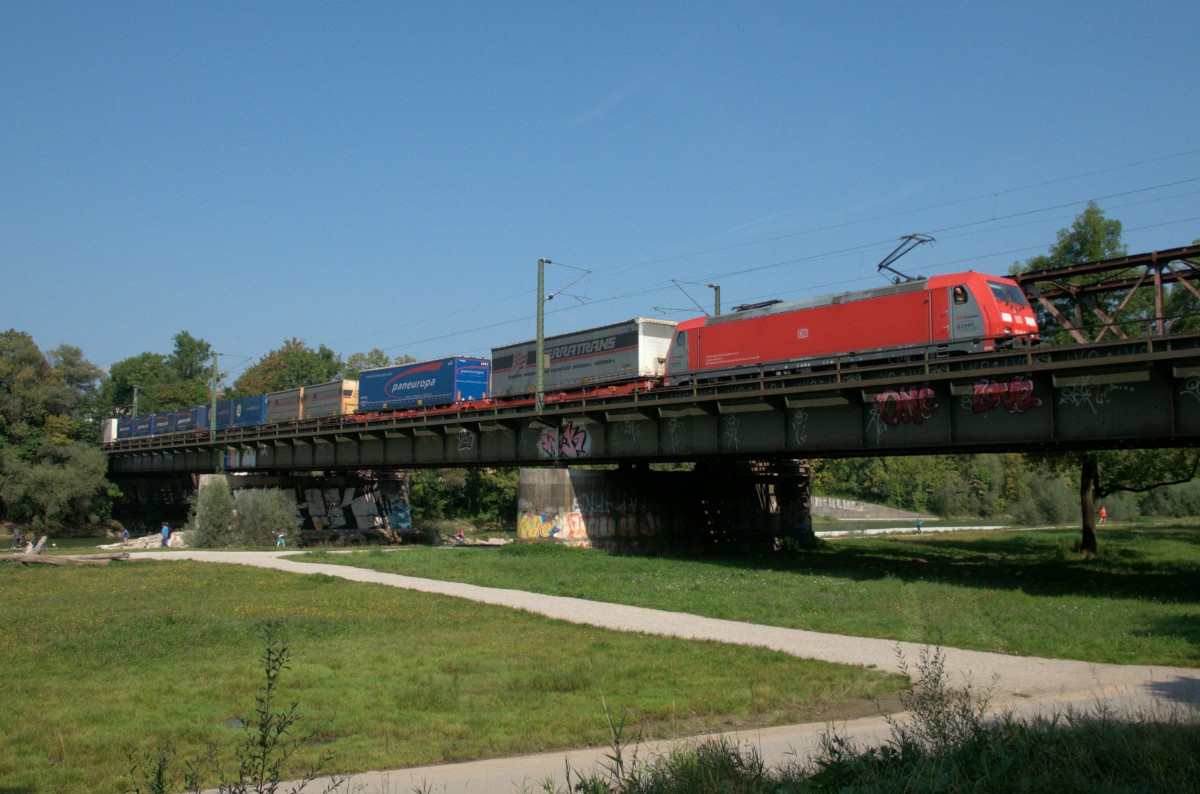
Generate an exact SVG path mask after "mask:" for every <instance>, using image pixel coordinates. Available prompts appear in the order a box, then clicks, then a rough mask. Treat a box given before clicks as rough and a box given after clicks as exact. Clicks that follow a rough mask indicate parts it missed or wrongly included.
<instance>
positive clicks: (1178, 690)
mask: <svg viewBox="0 0 1200 794" xmlns="http://www.w3.org/2000/svg"><path fill="white" fill-rule="evenodd" d="M285 554H295V552H294V551H288V552H208V551H196V550H177V551H163V552H138V553H136V556H139V557H150V556H153V557H163V558H165V559H171V560H182V559H188V560H199V561H203V562H220V563H226V564H237V565H250V566H255V567H261V568H272V569H275V570H278V571H287V572H292V573H323V574H327V575H329V576H336V577H339V578H342V579H348V580H350V581H356V582H368V583H372V584H381V585H388V586H391V587H400V588H404V589H408V590H418V591H421V592H425V593H436V594H439V595H445V596H451V597H454V598H465V599H468V600H471V601H477V602H480V603H485V604H495V605H497V606H504V607H510V608H513V609H521V610H525V611H526V612H531V613H535V614H539V615H545V616H547V617H551V618H556V619H559V620H565V621H570V622H572V623H580V624H585V625H590V626H598V627H601V628H607V629H613V630H616V631H633V632H642V633H646V634H659V635H666V636H672V637H681V638H684V639H699V640H712V641H716V642H726V643H735V644H739V645H749V646H759V647H763V648H771V649H774V650H778V651H782V652H784V653H787V654H791V655H793V656H797V657H801V658H806V659H821V660H824V661H827V662H835V663H838V664H852V665H860V666H865V667H873V668H876V669H880V670H886V671H889V672H896V673H900V672H902V671H901V669H900V660H899V658H898V652H899V653H900V654H902V655H903V656H904V658H905V659H907V660H908V663H909V666H910V668H912V669H914V670H915V667H916V660H917V659H918V658H919V654H920V652H921V649H922V646H920V645H917V644H914V643H903V642H896V641H894V640H879V639H871V638H866V637H847V636H841V635H836V634H821V633H817V632H812V631H803V630H800V629H787V628H778V627H774V626H762V625H757V624H752V623H740V622H737V621H731V620H718V619H715V618H705V617H699V616H696V615H688V614H682V613H678V612H666V611H662V610H657V609H647V608H645V607H634V606H624V605H621V604H607V603H602V602H596V601H586V600H583V599H578V598H565V597H562V596H549V595H540V594H537V593H530V592H527V591H523V590H504V589H500V588H493V587H480V586H478V585H471V584H460V583H457V582H443V581H438V580H433V579H421V578H417V577H412V576H401V575H398V574H389V573H380V572H378V571H371V570H367V569H363V568H353V567H349V566H343V565H328V564H322V563H310V562H299V561H297V560H293V559H286V558H285ZM943 651H944V655H945V667H946V671H947V673H948V674H949V677H950V683H951V684H952V685H961V684H962V683H964V682H967V681H970V682H973V683H974V685H975V686H976V688H979V689H982V688H986V687H987V686H988V685H989V684H992V682H993V680H994V686H995V690H994V691H995V695H994V697H993V698H992V703H993V705H994V706H995V707H997V708H1002V709H1004V708H1006V709H1014V710H1017V711H1019V712H1022V713H1029V712H1031V711H1036V710H1045V709H1053V708H1056V707H1058V708H1061V707H1063V706H1065V705H1066V704H1082V705H1085V706H1087V705H1095V704H1097V703H1100V702H1104V703H1108V704H1114V705H1116V706H1118V707H1122V708H1124V707H1129V708H1152V707H1154V704H1156V703H1164V702H1165V703H1186V704H1190V705H1193V706H1194V705H1196V704H1198V703H1200V669H1193V668H1177V667H1155V666H1143V665H1115V664H1094V663H1090V662H1079V661H1071V660H1062V659H1042V658H1037V657H1028V656H1006V655H1004V654H998V653H987V652H983V651H968V650H960V649H957V648H945V649H943ZM826 728H827V726H826V725H824V724H822V725H816V726H813V725H809V726H786V727H784V728H772V729H766V730H761V731H756V732H754V733H753V735H752V736H739V737H737V738H738V740H747V741H751V742H752V743H753V744H754V745H755V746H756V747H757V748H758V749H759V752H760V753H762V755H763V757H764V759H766V760H767V761H768V763H778V762H779V761H781V760H784V758H786V757H788V756H791V757H793V758H794V755H793V754H794V753H795V752H804V751H806V748H807V749H811V748H812V747H813V746H814V742H815V739H816V737H817V736H819V735H820V734H821V733H822V732H824V731H825V730H826ZM839 733H840V734H841V735H847V736H854V737H856V738H858V739H860V740H862V741H872V740H882V739H883V738H886V736H887V726H886V723H885V722H884V721H882V720H881V719H879V718H870V719H867V720H855V721H853V722H850V723H846V724H845V725H844V726H839ZM660 749H661V747H659V746H657V745H648V746H644V747H643V748H642V753H643V755H644V754H646V753H653V752H655V751H656V750H660ZM605 752H607V750H606V749H599V750H582V751H579V752H577V753H571V754H566V753H561V752H560V753H552V754H548V755H547V756H527V757H523V758H517V759H498V760H488V761H479V762H475V763H473V764H454V765H447V766H439V767H426V768H423V769H419V770H398V771H393V772H387V773H370V774H368V775H365V776H359V777H356V778H355V780H354V784H353V787H351V788H347V789H346V791H354V792H358V793H359V794H370V793H371V792H379V793H380V794H390V793H391V792H400V791H410V790H412V786H413V785H416V784H418V783H421V782H424V783H426V784H428V785H429V786H430V788H429V789H428V790H430V791H437V792H464V793H465V792H484V791H497V790H500V789H496V788H487V787H480V784H481V782H482V780H483V779H487V780H488V781H490V784H491V785H493V786H495V785H497V783H498V782H500V781H506V782H507V783H508V787H507V788H506V789H505V790H509V791H512V790H518V791H519V790H520V788H516V789H514V788H512V785H513V784H514V783H517V782H519V781H520V780H525V781H526V782H527V783H529V782H531V781H533V782H535V783H537V784H540V781H542V780H543V779H544V778H545V776H546V775H547V774H548V775H550V776H552V777H553V776H559V777H561V775H562V771H563V768H564V767H563V762H564V757H565V756H566V757H568V758H569V759H570V761H571V763H572V764H573V765H575V768H589V767H590V766H593V765H594V764H595V763H598V762H602V761H603V758H604V753H605ZM589 759H590V761H589ZM506 775H507V776H506ZM318 790H319V789H318ZM529 790H531V791H534V790H540V788H539V785H532V784H531V785H530V786H529Z"/></svg>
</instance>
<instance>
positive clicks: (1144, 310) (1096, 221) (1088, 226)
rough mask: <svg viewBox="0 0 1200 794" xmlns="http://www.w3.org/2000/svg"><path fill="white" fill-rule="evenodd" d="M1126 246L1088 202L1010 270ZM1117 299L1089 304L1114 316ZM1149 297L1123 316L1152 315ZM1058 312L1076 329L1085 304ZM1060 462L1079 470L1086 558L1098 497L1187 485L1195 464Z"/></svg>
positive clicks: (1140, 328)
mask: <svg viewBox="0 0 1200 794" xmlns="http://www.w3.org/2000/svg"><path fill="white" fill-rule="evenodd" d="M1126 253H1127V251H1126V248H1125V245H1124V244H1123V243H1122V242H1121V222H1120V221H1116V220H1109V219H1107V218H1105V217H1104V213H1103V212H1101V211H1100V209H1099V208H1098V207H1097V206H1096V205H1095V204H1094V203H1090V204H1088V206H1087V209H1085V210H1084V211H1083V212H1082V213H1080V215H1079V216H1078V217H1077V218H1076V219H1075V222H1074V223H1073V224H1072V225H1071V228H1069V229H1062V230H1060V231H1059V233H1058V240H1057V242H1056V243H1055V244H1054V245H1053V246H1051V248H1050V253H1049V254H1046V255H1043V256H1036V257H1033V258H1032V259H1029V260H1027V261H1026V262H1025V265H1024V266H1021V265H1014V266H1013V269H1014V272H1027V271H1030V270H1040V269H1044V268H1051V267H1055V268H1057V267H1065V266H1068V265H1082V264H1086V263H1088V262H1095V261H1100V260H1104V259H1113V258H1115V257H1119V256H1125V255H1126ZM1106 277H1107V276H1106V275H1105V274H1098V275H1095V276H1082V277H1079V278H1077V279H1068V283H1075V284H1083V283H1088V282H1094V281H1099V280H1101V279H1104V278H1106ZM1117 300H1118V299H1117V297H1116V296H1109V297H1097V298H1095V299H1094V302H1093V303H1092V305H1091V307H1090V308H1091V309H1092V311H1093V314H1094V315H1095V316H1097V317H1099V318H1100V319H1104V318H1109V317H1113V316H1114V315H1115V314H1116V301H1117ZM1152 300H1153V298H1152V296H1151V295H1149V294H1148V293H1147V294H1145V295H1139V296H1135V297H1134V298H1133V299H1132V300H1130V301H1129V302H1128V303H1127V304H1126V306H1125V308H1124V309H1123V310H1122V317H1123V318H1134V319H1136V318H1141V319H1143V320H1144V319H1146V318H1147V317H1150V316H1153V311H1154V309H1153V306H1152V305H1149V304H1148V302H1149V301H1152ZM1056 308H1057V309H1058V311H1059V312H1060V313H1062V314H1064V315H1065V314H1067V313H1070V314H1071V315H1072V316H1073V317H1074V322H1075V323H1076V324H1077V325H1082V324H1083V308H1084V307H1083V304H1082V303H1079V302H1076V303H1073V304H1068V303H1066V302H1063V303H1060V304H1058V305H1057V306H1056ZM1039 312H1040V313H1039V322H1041V321H1043V320H1045V322H1046V324H1045V325H1044V326H1043V327H1052V325H1051V317H1052V314H1053V313H1051V312H1048V311H1045V310H1044V308H1043V307H1039ZM1122 330H1123V331H1124V332H1125V333H1128V334H1130V335H1138V334H1144V332H1145V325H1144V324H1141V323H1136V322H1133V323H1125V327H1124V328H1123V329H1122ZM1052 341H1054V342H1055V343H1061V344H1068V343H1070V341H1071V337H1070V336H1069V335H1068V334H1065V333H1062V332H1059V333H1055V334H1053V335H1052ZM1063 460H1064V461H1066V462H1068V463H1069V464H1071V465H1074V466H1075V467H1077V470H1078V471H1079V505H1080V513H1081V515H1080V525H1081V532H1082V538H1081V541H1080V546H1081V548H1082V549H1083V551H1084V553H1085V554H1095V553H1096V550H1097V540H1096V509H1097V502H1098V500H1099V499H1101V498H1103V497H1104V496H1106V495H1109V494H1112V493H1115V492H1117V491H1134V492H1144V491H1148V490H1152V489H1154V488H1158V487H1160V486H1162V485H1166V484H1170V483H1180V482H1186V481H1188V480H1190V479H1191V478H1192V477H1194V476H1195V472H1196V464H1195V460H1194V459H1193V457H1192V456H1191V455H1189V454H1186V451H1180V450H1170V451H1163V450H1110V451H1092V452H1085V453H1078V454H1072V455H1068V456H1064V457H1063Z"/></svg>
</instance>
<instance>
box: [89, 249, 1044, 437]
mask: <svg viewBox="0 0 1200 794" xmlns="http://www.w3.org/2000/svg"><path fill="white" fill-rule="evenodd" d="M1037 341H1038V326H1037V320H1036V319H1035V317H1034V314H1033V309H1032V308H1031V307H1030V305H1029V302H1028V300H1026V298H1025V295H1024V293H1023V292H1022V291H1021V288H1020V287H1019V286H1017V283H1016V282H1015V281H1013V280H1012V279H1008V278H1003V277H1000V276H990V275H985V274H982V273H976V272H973V271H969V272H964V273H953V274H949V275H942V276H932V277H929V278H920V279H912V280H908V281H902V282H899V283H896V284H891V285H888V286H885V287H879V288H877V289H868V290H859V291H855V292H842V293H837V294H834V295H825V296H822V297H818V298H808V299H804V300H797V301H788V302H784V301H778V300H773V301H766V302H763V303H756V304H752V305H747V306H739V307H736V308H735V310H734V311H733V312H732V313H730V314H724V315H719V316H715V317H710V316H704V317H697V318H695V319H691V320H685V321H683V322H680V323H674V322H669V321H666V320H656V319H648V318H644V317H643V318H635V319H633V320H629V321H626V322H621V323H615V324H612V325H606V326H601V327H599V328H591V329H588V330H584V331H575V332H571V333H567V334H561V335H559V336H553V337H548V338H547V339H545V340H544V350H545V353H546V356H547V359H548V363H547V366H546V368H545V369H544V372H543V388H544V391H545V392H546V393H547V397H546V400H547V402H551V403H553V402H555V401H556V400H563V399H577V398H579V397H582V396H599V395H619V394H623V393H630V392H633V391H639V390H649V389H661V388H672V387H678V386H684V385H691V384H697V383H705V382H710V381H716V380H735V379H738V378H744V377H749V376H754V377H758V376H759V375H760V374H765V375H780V374H787V373H791V372H805V371H812V370H817V369H821V368H827V367H833V366H840V367H848V366H865V365H870V364H880V363H888V362H895V361H906V360H913V359H920V358H924V357H927V356H928V357H944V356H952V355H964V354H969V353H987V352H992V351H996V350H1002V349H1006V348H1013V347H1018V346H1025V345H1031V344H1035V343H1036V342H1037ZM536 349H537V346H536V341H527V342H522V343H519V344H515V345H507V346H505V347H498V348H493V349H492V354H491V358H490V359H483V358H465V357H459V356H453V357H448V358H441V359H434V360H431V361H423V362H418V363H415V364H402V365H398V366H394V367H384V368H381V369H374V370H365V371H363V372H362V373H360V374H359V377H358V380H357V381H354V380H339V381H333V382H331V383H326V384H319V385H316V386H305V387H303V388H299V389H289V390H287V391H283V392H275V393H272V394H266V395H261V396H257V397H243V398H238V399H234V400H224V401H221V402H219V403H218V404H217V410H216V415H215V421H216V429H217V430H223V429H226V428H231V427H253V426H256V425H265V424H278V423H289V422H302V421H306V420H313V419H318V418H322V417H329V416H342V417H348V418H351V419H359V420H362V421H369V420H370V419H371V418H373V417H377V416H379V415H380V414H389V415H400V416H402V415H406V414H418V413H423V412H429V411H444V410H459V411H470V410H473V409H478V408H485V407H486V408H492V407H495V406H497V405H505V404H514V405H517V404H522V403H530V402H532V395H533V392H534V388H535V378H536V366H535V362H536ZM209 413H210V411H209V408H208V406H196V407H193V408H183V409H179V410H176V411H168V412H164V413H159V414H153V415H148V416H136V417H131V418H125V419H112V420H109V423H108V424H107V425H106V427H105V441H106V442H112V441H115V440H119V439H125V438H132V437H138V436H148V435H162V434H165V433H199V432H201V431H204V432H207V431H208V430H209V428H210V424H209V419H210V417H209Z"/></svg>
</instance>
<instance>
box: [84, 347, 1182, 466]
mask: <svg viewBox="0 0 1200 794" xmlns="http://www.w3.org/2000/svg"><path fill="white" fill-rule="evenodd" d="M1197 443H1200V334H1191V335H1180V336H1163V337H1150V338H1144V339H1137V340H1117V341H1110V342H1103V343H1097V344H1087V345H1070V346H1062V347H1053V348H1032V349H1025V350H1017V351H1010V352H1005V353H1000V354H993V355H984V356H971V357H965V356H964V357H958V358H942V359H929V358H925V359H918V360H913V361H909V362H907V363H905V364H902V365H891V366H887V367H876V368H856V369H842V368H840V367H833V368H831V369H827V370H824V371H810V372H801V373H795V374H790V375H786V376H778V377H768V376H766V375H764V374H760V375H759V376H758V377H757V378H748V379H743V380H734V381H728V382H722V383H716V384H701V385H692V386H688V387H686V388H679V389H654V390H651V391H647V392H643V393H637V394H633V395H628V396H623V397H620V398H610V399H580V400H576V401H564V402H556V403H548V404H547V405H546V407H545V409H544V410H543V411H542V412H541V413H538V412H537V411H536V410H535V409H534V408H533V406H522V407H496V408H493V409H489V410H485V411H473V412H465V411H463V412H457V411H442V412H430V413H428V414H425V415H421V416H407V417H366V418H365V420H364V417H361V416H360V417H342V418H334V419H327V420H318V421H314V422H309V423H301V424H278V425H268V426H263V427H255V428H245V429H234V430H230V431H225V432H222V433H219V434H218V435H217V436H216V439H215V441H213V440H210V438H209V436H208V434H207V433H204V434H202V435H199V436H192V437H188V436H180V435H174V436H163V437H149V438H137V439H126V440H124V441H120V442H117V443H115V444H111V445H108V446H106V447H105V452H106V454H107V455H108V458H109V462H110V471H112V472H113V473H114V474H136V473H156V472H170V471H177V472H193V473H200V472H211V471H217V470H222V469H224V470H227V471H234V472H236V471H245V472H294V471H337V470H356V469H384V468H415V467H463V466H465V467H470V466H531V465H539V464H541V465H564V464H571V463H575V464H584V463H614V462H631V461H683V460H689V461H694V460H706V459H712V460H721V459H725V460H766V459H804V458H811V457H855V456H871V455H904V454H940V453H972V452H986V451H1031V450H1043V451H1056V450H1071V449H1087V448H1114V447H1143V448H1153V447H1171V446H1191V445H1195V444H1197Z"/></svg>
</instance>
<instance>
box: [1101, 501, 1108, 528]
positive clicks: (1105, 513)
mask: <svg viewBox="0 0 1200 794" xmlns="http://www.w3.org/2000/svg"><path fill="white" fill-rule="evenodd" d="M1107 520H1108V509H1107V508H1105V507H1104V505H1100V523H1101V524H1103V523H1104V522H1105V521H1107Z"/></svg>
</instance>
